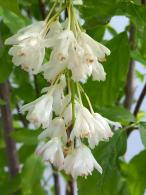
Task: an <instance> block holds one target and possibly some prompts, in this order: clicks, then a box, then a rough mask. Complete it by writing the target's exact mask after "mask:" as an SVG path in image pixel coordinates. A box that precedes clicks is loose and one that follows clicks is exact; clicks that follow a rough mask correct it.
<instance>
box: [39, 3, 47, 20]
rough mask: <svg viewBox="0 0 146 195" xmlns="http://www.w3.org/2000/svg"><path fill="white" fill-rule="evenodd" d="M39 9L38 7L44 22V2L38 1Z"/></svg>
mask: <svg viewBox="0 0 146 195" xmlns="http://www.w3.org/2000/svg"><path fill="white" fill-rule="evenodd" d="M39 7H40V11H41V15H42V19H43V20H44V19H45V17H46V7H45V0H39Z"/></svg>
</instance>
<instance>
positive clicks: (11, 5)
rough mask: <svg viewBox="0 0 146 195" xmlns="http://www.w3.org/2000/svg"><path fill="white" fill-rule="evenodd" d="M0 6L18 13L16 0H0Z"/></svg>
mask: <svg viewBox="0 0 146 195" xmlns="http://www.w3.org/2000/svg"><path fill="white" fill-rule="evenodd" d="M0 7H2V8H3V9H7V10H9V11H12V12H14V13H15V14H18V15H20V11H19V7H18V3H17V0H12V1H10V0H0Z"/></svg>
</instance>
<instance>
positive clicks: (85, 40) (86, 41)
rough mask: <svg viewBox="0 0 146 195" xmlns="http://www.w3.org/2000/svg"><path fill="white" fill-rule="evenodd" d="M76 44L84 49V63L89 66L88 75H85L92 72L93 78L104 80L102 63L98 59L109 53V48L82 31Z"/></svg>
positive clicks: (100, 59)
mask: <svg viewBox="0 0 146 195" xmlns="http://www.w3.org/2000/svg"><path fill="white" fill-rule="evenodd" d="M78 44H79V45H80V47H82V48H83V50H84V56H83V59H84V63H86V64H87V65H88V67H90V71H89V75H87V76H90V75H91V73H92V76H93V80H99V81H100V80H105V77H106V73H105V72H104V68H103V66H102V64H100V63H99V62H98V61H103V60H104V59H105V56H106V55H109V54H110V50H109V49H108V48H106V47H105V46H104V45H102V44H100V43H98V42H96V41H95V40H94V39H92V38H91V37H90V36H89V35H87V34H86V33H84V32H82V33H81V34H80V36H79V37H78Z"/></svg>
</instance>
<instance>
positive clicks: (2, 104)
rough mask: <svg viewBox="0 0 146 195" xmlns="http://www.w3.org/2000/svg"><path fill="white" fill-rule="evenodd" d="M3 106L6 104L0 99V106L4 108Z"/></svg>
mask: <svg viewBox="0 0 146 195" xmlns="http://www.w3.org/2000/svg"><path fill="white" fill-rule="evenodd" d="M5 104H6V102H5V101H4V100H3V99H1V98H0V105H1V106H4V105H5Z"/></svg>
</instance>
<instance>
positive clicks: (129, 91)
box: [124, 24, 135, 110]
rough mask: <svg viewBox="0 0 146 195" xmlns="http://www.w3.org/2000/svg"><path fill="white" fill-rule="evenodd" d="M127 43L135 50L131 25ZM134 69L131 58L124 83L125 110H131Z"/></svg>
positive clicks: (133, 31) (132, 26)
mask: <svg viewBox="0 0 146 195" xmlns="http://www.w3.org/2000/svg"><path fill="white" fill-rule="evenodd" d="M129 43H130V48H131V50H134V48H135V27H134V25H133V24H131V25H130V35H129ZM134 68H135V63H134V60H133V59H132V58H131V59H130V63H129V70H128V74H127V82H126V94H125V101H124V106H125V108H127V109H129V110H130V109H131V105H132V101H133V94H134Z"/></svg>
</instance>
